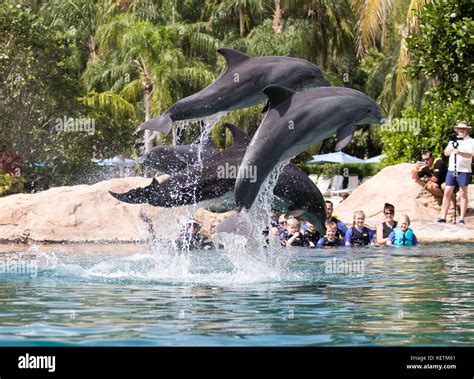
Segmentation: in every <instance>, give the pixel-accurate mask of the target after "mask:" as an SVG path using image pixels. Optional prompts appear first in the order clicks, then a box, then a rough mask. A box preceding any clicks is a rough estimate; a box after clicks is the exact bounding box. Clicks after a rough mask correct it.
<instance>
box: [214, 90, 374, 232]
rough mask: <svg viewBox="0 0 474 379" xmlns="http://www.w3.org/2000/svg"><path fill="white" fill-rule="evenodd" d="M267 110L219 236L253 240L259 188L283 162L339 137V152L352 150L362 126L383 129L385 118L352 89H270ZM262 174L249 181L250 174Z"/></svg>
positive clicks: (241, 167) (245, 161) (372, 104)
mask: <svg viewBox="0 0 474 379" xmlns="http://www.w3.org/2000/svg"><path fill="white" fill-rule="evenodd" d="M264 93H265V94H266V95H267V96H268V99H269V103H268V110H267V113H266V114H265V116H264V118H263V120H262V122H261V124H260V126H259V127H258V129H257V131H256V133H255V135H254V136H253V138H252V141H251V142H250V145H249V147H248V148H247V151H246V153H245V156H244V158H243V160H242V163H241V165H240V169H239V174H238V177H237V180H236V182H235V203H236V211H237V213H236V214H234V215H232V216H230V217H228V218H227V219H226V220H224V221H223V222H221V223H220V224H219V225H218V226H217V227H216V229H215V233H225V232H227V233H236V234H242V235H244V236H245V237H247V238H249V237H250V235H251V234H252V230H253V228H252V222H251V220H250V216H249V212H248V211H249V210H250V208H251V206H252V204H253V203H254V201H255V199H256V197H257V195H258V193H259V191H260V188H261V186H262V184H263V182H264V181H265V179H266V178H267V176H268V175H269V174H270V172H271V171H272V170H273V169H274V167H275V166H276V165H277V164H278V163H279V162H282V161H285V160H288V159H290V158H292V157H294V156H296V155H298V154H299V153H301V152H302V151H304V150H305V149H307V148H308V147H310V146H311V145H313V144H315V143H317V142H320V141H322V140H324V139H326V138H328V137H330V136H331V135H333V134H334V133H336V134H337V144H336V150H341V149H343V148H344V147H345V146H347V145H348V144H349V143H350V141H351V139H352V136H353V134H354V131H355V129H356V125H357V124H380V123H382V122H383V121H382V115H381V113H380V110H379V107H378V106H377V104H376V103H375V101H374V100H373V99H371V98H370V97H369V96H367V95H365V94H363V93H362V92H359V91H356V90H354V89H351V88H344V87H326V88H318V89H310V90H306V91H301V92H295V91H293V90H291V89H289V88H285V87H282V86H278V85H271V86H268V87H266V88H265V89H264ZM250 170H252V171H256V172H257V173H258V175H257V180H249V178H248V175H247V173H248V172H249V171H250Z"/></svg>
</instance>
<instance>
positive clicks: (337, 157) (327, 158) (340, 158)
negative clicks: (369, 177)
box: [306, 151, 366, 164]
mask: <svg viewBox="0 0 474 379" xmlns="http://www.w3.org/2000/svg"><path fill="white" fill-rule="evenodd" d="M306 163H307V164H314V163H366V161H365V160H363V159H359V158H356V157H353V156H352V155H349V154H346V153H343V152H342V151H338V152H336V153H330V154H319V155H313V159H311V160H310V161H308V162H306Z"/></svg>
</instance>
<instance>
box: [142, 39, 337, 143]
mask: <svg viewBox="0 0 474 379" xmlns="http://www.w3.org/2000/svg"><path fill="white" fill-rule="evenodd" d="M217 51H218V52H219V53H220V54H221V55H223V56H224V58H225V60H226V62H227V70H226V71H225V72H224V74H223V75H222V76H220V77H219V78H218V79H217V80H216V81H214V82H213V83H212V84H211V85H209V86H207V87H206V88H204V89H202V90H201V91H199V92H197V93H195V94H193V95H191V96H188V97H185V98H184V99H181V100H179V101H178V102H176V103H175V104H173V105H172V106H171V107H170V108H169V109H168V110H167V111H166V112H165V113H163V114H162V115H161V116H159V117H156V118H154V119H151V120H148V121H146V122H144V123H143V124H141V125H140V126H139V127H138V128H137V131H140V130H143V129H148V130H154V131H159V132H162V133H164V134H168V133H169V131H170V130H171V126H172V124H173V122H174V121H180V120H193V119H200V118H205V117H208V116H212V115H214V114H216V113H220V112H229V111H233V110H236V109H242V108H248V107H250V106H253V105H257V104H258V103H260V102H262V101H263V100H265V95H264V94H263V92H262V91H263V89H264V88H265V87H267V86H269V85H271V84H279V85H282V86H285V87H288V88H291V89H294V90H300V89H303V88H309V87H320V86H327V85H329V82H328V81H327V80H326V79H325V78H324V73H323V72H322V71H321V69H320V68H319V67H317V66H316V65H314V64H313V63H311V62H308V61H306V60H304V59H299V58H288V57H278V56H267V57H254V58H252V57H249V56H247V55H245V54H242V53H240V52H238V51H236V50H232V49H227V48H222V49H219V50H217Z"/></svg>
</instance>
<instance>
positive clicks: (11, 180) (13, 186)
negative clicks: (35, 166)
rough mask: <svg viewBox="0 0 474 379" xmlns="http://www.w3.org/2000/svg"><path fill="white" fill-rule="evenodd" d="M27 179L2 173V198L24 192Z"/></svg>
mask: <svg viewBox="0 0 474 379" xmlns="http://www.w3.org/2000/svg"><path fill="white" fill-rule="evenodd" d="M24 184H25V179H24V178H23V177H18V176H15V175H12V174H8V173H2V172H1V171H0V196H5V195H11V194H14V193H19V192H23V187H24Z"/></svg>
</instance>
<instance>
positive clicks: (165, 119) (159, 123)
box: [135, 114, 173, 135]
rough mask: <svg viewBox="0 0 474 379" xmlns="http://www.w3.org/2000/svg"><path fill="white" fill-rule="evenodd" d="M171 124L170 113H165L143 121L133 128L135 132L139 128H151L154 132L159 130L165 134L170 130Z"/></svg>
mask: <svg viewBox="0 0 474 379" xmlns="http://www.w3.org/2000/svg"><path fill="white" fill-rule="evenodd" d="M172 125H173V120H172V119H171V117H170V115H167V114H165V115H163V116H160V117H156V118H153V119H151V120H148V121H145V122H144V123H143V124H141V125H140V126H139V127H138V128H137V129H136V130H135V133H137V132H139V131H140V130H145V129H147V130H153V131H155V132H161V133H163V134H165V135H166V134H168V133H169V132H170V130H171V127H172Z"/></svg>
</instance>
